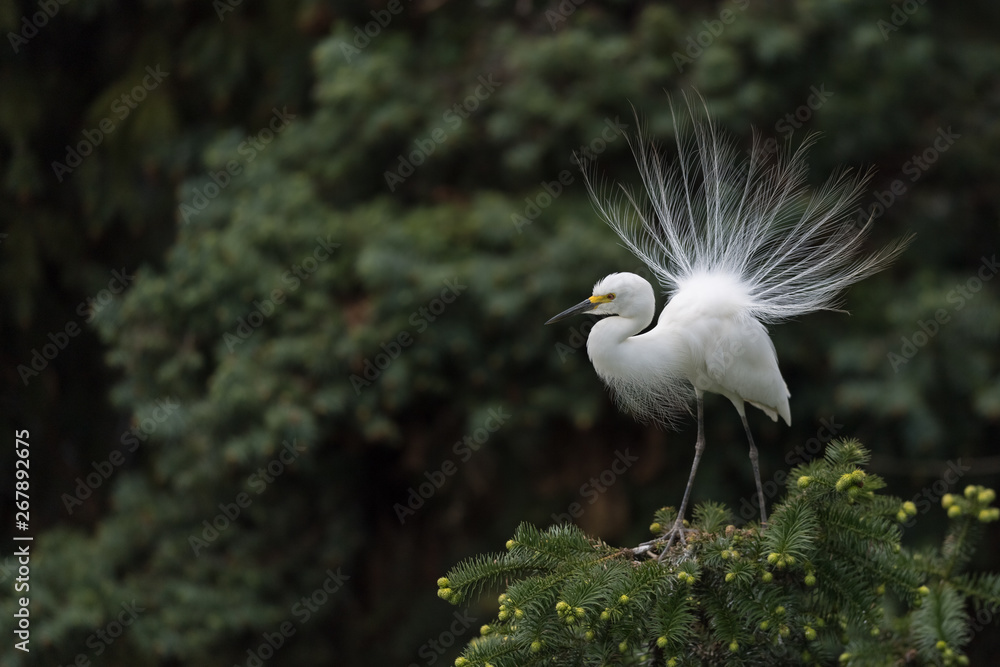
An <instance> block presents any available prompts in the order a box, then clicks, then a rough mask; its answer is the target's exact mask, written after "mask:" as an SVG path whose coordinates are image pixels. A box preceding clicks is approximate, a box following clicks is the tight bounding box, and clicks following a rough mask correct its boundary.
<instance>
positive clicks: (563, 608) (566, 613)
mask: <svg viewBox="0 0 1000 667" xmlns="http://www.w3.org/2000/svg"><path fill="white" fill-rule="evenodd" d="M556 614H557V615H558V616H559V618H561V619H562V621H563V623H565V624H566V625H574V624H575V623H577V622H578V621H580V620H582V619H583V617H584V616H586V615H587V611H586V610H585V609H584V608H583V607H574V606H573V605H571V604H569V603H568V602H566V601H565V600H560V601H559V602H557V603H556Z"/></svg>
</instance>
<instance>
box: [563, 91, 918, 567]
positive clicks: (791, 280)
mask: <svg viewBox="0 0 1000 667" xmlns="http://www.w3.org/2000/svg"><path fill="white" fill-rule="evenodd" d="M689 110H690V109H689ZM691 115H692V118H693V117H694V113H693V112H692V113H691ZM674 121H675V123H674V124H675V127H676V126H677V119H676V116H675V118H674ZM692 134H693V138H685V137H683V136H682V131H681V130H678V131H677V140H676V143H677V157H676V161H675V162H674V163H673V164H671V165H668V164H666V163H665V162H664V161H663V160H662V159H661V157H660V154H659V152H658V149H657V147H656V146H655V145H649V144H648V143H647V142H646V141H645V140H644V139H643V136H642V134H641V133H639V134H638V135H637V136H636V137H634V138H632V137H626V139H627V141H628V143H629V146H630V148H631V149H632V152H633V155H634V156H635V159H636V162H637V164H638V167H639V174H640V177H641V181H642V186H643V188H642V190H644V192H642V193H641V194H640V195H637V194H636V193H635V192H633V191H632V190H629V189H628V188H626V187H624V186H621V185H619V186H618V188H617V189H616V191H615V192H614V193H613V194H610V195H609V193H608V192H607V191H606V190H605V189H604V188H602V187H601V186H600V185H598V186H597V187H595V186H594V183H593V182H592V180H591V178H589V177H588V178H587V179H586V183H587V189H588V192H589V193H590V196H591V199H592V200H593V202H594V206H595V208H596V210H597V212H598V214H599V215H600V217H601V218H603V219H604V220H605V221H606V222H607V223H608V224H610V225H611V227H612V228H613V229H614V230H615V231H616V232H617V233H618V235H619V236H620V237H621V240H622V241H623V242H624V245H625V247H627V248H628V249H629V250H631V251H632V252H633V253H634V254H635V255H636V256H637V257H638V258H639V259H640V260H642V262H643V263H644V264H645V265H646V266H647V267H649V269H650V271H651V272H652V273H653V275H655V276H656V278H657V280H658V282H659V283H660V285H661V287H663V289H664V290H665V292H666V294H667V296H668V299H669V300H668V302H667V304H666V306H665V307H664V308H663V311H662V312H661V313H660V317H659V319H658V320H657V323H656V326H654V327H653V328H652V329H650V330H649V331H647V332H645V333H640V332H642V331H643V330H644V329H645V328H646V327H647V326H648V325H649V324H650V322H651V321H652V319H653V314H654V311H655V307H656V300H655V297H654V294H653V288H652V286H651V285H650V283H649V282H647V281H646V280H645V279H643V278H641V277H639V276H637V275H635V274H634V273H613V274H611V275H609V276H606V277H605V278H602V279H601V280H599V281H598V282H597V284H596V285H594V290H593V293H592V296H590V297H589V298H587V299H586V300H585V301H583V302H582V303H580V304H579V305H576V306H573V307H572V308H569V309H568V310H566V311H564V312H562V313H560V314H559V315H556V316H555V317H553V318H552V319H550V320H549V321H548V322H546V324H551V323H553V322H558V321H559V320H562V319H564V318H566V317H569V316H571V315H574V314H577V313H586V314H590V315H608V316H610V317H605V318H604V319H602V320H600V321H599V322H597V323H596V324H595V325H594V327H593V328H592V329H591V331H590V336H589V339H588V341H587V352H588V354H589V356H590V360H591V362H592V363H593V365H594V369H595V370H596V371H597V374H598V376H600V378H601V379H602V380H603V381H604V383H605V384H607V386H608V387H609V388H610V389H611V391H612V393H613V394H614V395H615V397H616V399H617V400H618V403H619V405H620V406H621V407H622V408H623V409H625V410H627V411H629V412H631V413H633V414H634V415H636V416H637V417H638V418H639V419H641V420H643V421H653V422H657V423H660V424H662V425H668V426H670V425H674V424H675V423H676V420H677V418H678V417H679V416H681V415H682V414H683V413H684V412H686V411H688V405H689V403H690V398H691V397H692V394H693V397H694V399H695V402H696V404H697V417H698V436H697V440H696V442H695V453H694V462H693V464H692V466H691V473H690V476H689V478H688V483H687V488H686V489H685V490H684V497H683V499H682V500H681V505H680V509H679V510H678V513H677V519H676V521H675V523H674V525H673V527H672V528H671V530H670V531H669V533H668V535H669V541H668V543H667V547H666V549H669V548H670V546H671V545H672V544H673V542H674V540H675V539H676V538H677V537H678V536H679V537H680V538H681V541H682V542H683V541H684V535H683V524H682V522H683V519H684V513H685V511H686V510H687V503H688V498H689V496H690V494H691V486H692V484H693V482H694V477H695V473H696V471H697V469H698V463H699V461H700V460H701V455H702V452H703V451H704V449H705V432H704V419H703V407H702V396H703V395H704V393H705V392H713V393H716V394H722V395H723V396H725V397H726V398H728V399H729V400H730V401H732V403H733V405H734V406H735V407H736V411H737V412H738V413H739V415H740V419H741V420H742V421H743V428H744V430H745V431H746V435H747V440H748V441H749V443H750V460H751V463H752V464H753V472H754V478H755V481H756V484H757V496H758V501H759V503H760V520H761V525H762V526H763V525H764V524H766V522H767V513H766V510H765V508H764V492H763V489H762V486H761V479H760V467H759V464H758V461H757V448H756V446H755V445H754V441H753V436H752V435H751V433H750V427H749V425H748V424H747V419H746V411H745V409H744V405H745V404H746V403H749V404H750V405H753V406H755V407H757V408H759V409H761V410H762V411H763V412H764V413H765V414H766V415H767V416H769V417H770V418H771V419H772V420H775V421H777V419H778V417H779V416H780V417H781V418H782V419H783V420H784V421H785V423H786V424H788V425H789V426H790V425H791V421H792V418H791V413H790V411H789V409H788V398H789V396H790V394H789V391H788V387H787V386H786V385H785V381H784V379H783V378H782V377H781V372H780V371H779V370H778V358H777V354H776V352H775V349H774V344H773V343H772V342H771V339H770V337H769V336H768V333H767V329H766V328H765V324H773V323H776V322H779V321H781V320H785V319H787V318H791V317H795V316H798V315H804V314H805V313H809V312H812V311H815V310H820V309H828V310H829V309H833V308H834V306H835V305H836V300H837V297H838V295H839V294H840V293H841V292H842V291H843V290H844V289H845V288H847V287H848V286H849V285H851V284H852V283H854V282H857V281H859V280H861V279H863V278H865V277H866V276H868V275H871V274H872V273H874V272H876V271H879V270H881V269H882V268H884V267H885V266H886V265H887V264H888V263H889V262H891V261H892V260H893V259H894V258H895V257H896V256H897V255H898V254H899V253H900V252H902V250H903V249H904V248H905V247H906V245H907V243H908V242H909V239H908V238H907V239H902V240H898V241H896V242H893V243H891V244H889V245H888V246H886V247H884V248H882V249H881V250H879V251H877V252H874V253H871V254H861V253H860V252H859V251H860V247H861V245H862V242H863V240H864V239H865V237H866V236H867V233H868V231H869V227H870V222H871V221H870V220H869V221H868V222H867V223H866V224H864V225H863V226H861V225H858V224H857V223H856V221H855V220H854V219H853V218H852V211H854V207H855V204H856V202H857V200H858V198H859V196H860V194H861V193H862V191H863V189H864V186H865V185H866V183H867V181H868V176H867V175H860V176H859V175H856V174H852V173H851V172H850V171H848V170H843V171H838V172H836V173H835V174H834V175H832V176H831V177H830V179H829V180H828V181H827V182H826V184H825V185H823V186H822V187H821V188H819V189H818V190H816V191H810V190H809V188H808V187H807V185H806V172H807V165H806V153H807V150H808V147H809V145H810V144H811V139H809V138H807V139H806V141H805V142H804V143H803V145H802V146H800V147H799V148H798V149H796V150H794V151H793V150H791V149H789V150H788V151H779V152H778V153H777V154H776V155H773V156H772V155H770V154H769V153H767V152H764V151H762V150H760V149H761V146H760V144H759V138H757V137H755V140H754V145H753V149H752V150H751V151H750V152H749V154H746V155H741V154H740V151H739V150H738V149H737V148H736V147H734V145H733V144H732V143H731V142H730V141H728V140H726V139H725V138H724V137H723V136H721V134H720V133H719V131H718V130H717V129H716V127H715V126H714V125H713V123H712V122H711V120H710V119H708V118H707V116H706V118H705V119H704V120H702V121H698V120H694V119H693V120H692ZM663 553H664V554H665V553H666V550H664V552H663Z"/></svg>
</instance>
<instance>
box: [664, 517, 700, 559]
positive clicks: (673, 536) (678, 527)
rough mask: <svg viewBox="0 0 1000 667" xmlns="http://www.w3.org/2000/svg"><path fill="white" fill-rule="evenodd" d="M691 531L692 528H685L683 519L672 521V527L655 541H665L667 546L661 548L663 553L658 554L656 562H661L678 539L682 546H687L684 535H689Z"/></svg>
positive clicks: (678, 518)
mask: <svg viewBox="0 0 1000 667" xmlns="http://www.w3.org/2000/svg"><path fill="white" fill-rule="evenodd" d="M693 530H694V529H693V528H685V527H684V520H683V518H682V517H680V516H678V517H677V520H676V521H674V525H673V527H672V528H671V529H670V530H668V531H667V532H666V533H665V534H664V535H663V537H661V538H659V539H658V540H656V541H657V542H662V541H663V540H664V539H666V540H667V545H666V546H665V547H664V548H663V551H661V552H660V555H659V557H658V558H657V559H656V560H658V561H660V562H662V561H663V559H664V558H666V557H667V553H668V552H669V551H670V547H672V546H674V542H675V541H676V540H677V538H678V537H679V538H680V539H681V544H682V545H683V546H687V539H686V538H685V537H684V533H690V532H692V531H693Z"/></svg>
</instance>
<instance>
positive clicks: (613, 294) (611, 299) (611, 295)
mask: <svg viewBox="0 0 1000 667" xmlns="http://www.w3.org/2000/svg"><path fill="white" fill-rule="evenodd" d="M606 298H607V300H608V301H614V300H615V293H614V292H612V293H611V294H608V295H607V297H606Z"/></svg>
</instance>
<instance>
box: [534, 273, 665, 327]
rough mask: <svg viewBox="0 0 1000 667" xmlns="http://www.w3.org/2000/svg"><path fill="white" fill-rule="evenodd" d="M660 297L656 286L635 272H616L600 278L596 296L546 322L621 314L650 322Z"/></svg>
mask: <svg viewBox="0 0 1000 667" xmlns="http://www.w3.org/2000/svg"><path fill="white" fill-rule="evenodd" d="M655 306H656V297H655V296H654V295H653V286H652V285H650V284H649V282H648V281H646V280H645V279H643V278H640V277H639V276H637V275H635V274H634V273H612V274H611V275H610V276H605V277H604V278H601V279H600V280H598V281H597V284H596V285H594V293H593V296H591V297H589V298H587V299H585V300H584V301H583V302H582V303H579V304H577V305H575V306H573V307H572V308H568V309H567V310H564V311H563V312H561V313H559V314H558V315H556V316H555V317H553V318H552V319H550V320H549V321H548V322H546V324H552V323H553V322H558V321H560V320H564V319H566V318H567V317H569V316H571V315H576V314H578V313H586V314H587V315H619V316H621V317H628V318H636V319H645V320H646V322H647V323H648V322H649V321H650V319H651V318H652V316H653V309H654V308H655Z"/></svg>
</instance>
